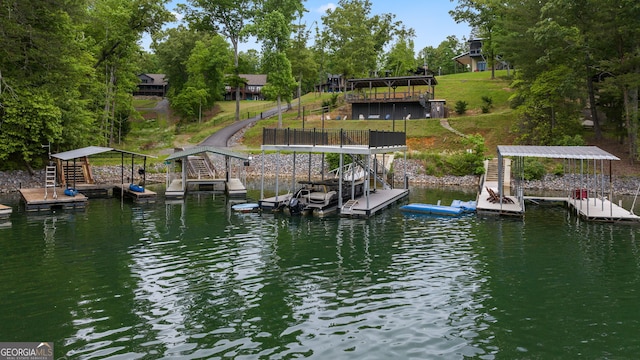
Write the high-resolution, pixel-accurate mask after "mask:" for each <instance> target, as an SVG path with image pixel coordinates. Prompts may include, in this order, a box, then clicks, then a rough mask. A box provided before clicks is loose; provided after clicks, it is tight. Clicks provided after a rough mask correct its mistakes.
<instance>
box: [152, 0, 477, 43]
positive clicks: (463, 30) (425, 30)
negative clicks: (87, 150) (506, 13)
mask: <svg viewBox="0 0 640 360" xmlns="http://www.w3.org/2000/svg"><path fill="white" fill-rule="evenodd" d="M179 2H184V1H182V0H172V1H171V2H170V3H169V5H168V9H169V10H171V11H174V8H175V7H176V4H177V3H179ZM337 4H338V1H337V0H334V1H327V0H307V1H305V2H304V7H305V8H306V9H307V10H308V12H307V13H305V15H304V17H303V18H302V23H303V24H306V25H307V26H311V25H313V23H314V22H317V24H319V25H320V26H322V20H321V17H322V15H324V14H325V13H326V10H327V9H330V8H331V9H334V8H335V7H336V6H337ZM371 4H372V6H371V14H370V16H371V15H374V14H384V13H391V14H395V15H396V17H395V20H396V21H401V22H402V23H403V24H404V26H405V27H406V28H413V29H414V30H415V33H416V37H415V38H414V45H415V50H416V51H418V50H420V49H422V48H424V47H426V46H433V47H437V46H438V45H440V43H441V42H443V41H444V40H445V39H446V38H447V36H449V35H454V36H456V37H457V38H458V39H459V40H462V38H463V37H464V38H468V37H469V34H470V32H471V29H470V28H469V26H468V25H467V24H466V23H461V24H456V22H455V21H454V20H453V19H452V18H451V15H449V10H453V9H454V8H455V6H456V4H457V1H456V0H453V1H451V0H371ZM176 16H177V17H178V18H179V15H178V14H176ZM313 26H314V27H315V25H313ZM149 43H150V39H149V37H148V36H145V37H144V38H143V39H142V46H143V47H144V48H145V49H148V48H149ZM248 49H256V50H258V51H259V50H260V44H256V43H255V40H250V41H249V42H247V43H244V44H241V45H240V51H246V50H248Z"/></svg>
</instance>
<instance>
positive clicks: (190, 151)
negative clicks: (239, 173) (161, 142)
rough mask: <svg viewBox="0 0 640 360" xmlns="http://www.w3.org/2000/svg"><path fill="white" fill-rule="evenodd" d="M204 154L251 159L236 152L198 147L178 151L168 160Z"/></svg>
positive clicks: (211, 147)
mask: <svg viewBox="0 0 640 360" xmlns="http://www.w3.org/2000/svg"><path fill="white" fill-rule="evenodd" d="M204 152H210V153H214V154H219V155H224V156H229V157H233V158H237V159H241V160H249V157H247V156H246V155H244V154H240V153H236V152H233V151H229V150H225V149H220V148H217V147H213V146H196V147H193V148H189V149H185V150H182V151H176V152H174V153H173V154H171V155H169V157H167V160H175V159H179V158H183V157H187V156H191V155H195V154H200V153H204Z"/></svg>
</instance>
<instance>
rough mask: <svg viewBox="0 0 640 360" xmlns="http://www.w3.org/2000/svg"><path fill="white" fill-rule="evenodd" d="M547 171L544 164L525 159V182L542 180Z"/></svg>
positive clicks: (535, 160) (532, 159)
mask: <svg viewBox="0 0 640 360" xmlns="http://www.w3.org/2000/svg"><path fill="white" fill-rule="evenodd" d="M545 173H546V170H545V168H544V164H543V163H541V162H540V161H539V160H538V159H534V158H525V159H524V179H525V180H541V179H542V178H543V177H544V174H545Z"/></svg>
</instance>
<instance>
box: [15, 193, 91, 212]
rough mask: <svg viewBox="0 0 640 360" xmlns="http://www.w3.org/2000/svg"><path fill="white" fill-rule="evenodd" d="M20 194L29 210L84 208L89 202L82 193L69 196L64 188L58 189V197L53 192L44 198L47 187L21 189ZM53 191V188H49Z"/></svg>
mask: <svg viewBox="0 0 640 360" xmlns="http://www.w3.org/2000/svg"><path fill="white" fill-rule="evenodd" d="M19 191H20V195H21V196H22V200H24V202H25V208H26V210H27V211H48V210H52V209H82V208H84V207H85V206H86V204H87V197H86V196H84V195H83V194H81V193H78V194H77V195H76V196H67V195H65V194H64V190H62V189H58V191H57V195H58V196H57V198H55V199H54V198H53V196H52V195H51V194H49V196H48V197H47V199H45V198H44V194H45V188H31V189H20V190H19ZM49 192H51V190H49Z"/></svg>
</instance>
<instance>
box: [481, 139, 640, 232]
mask: <svg viewBox="0 0 640 360" xmlns="http://www.w3.org/2000/svg"><path fill="white" fill-rule="evenodd" d="M507 157H510V158H511V159H508V158H507ZM526 157H537V158H551V159H560V160H562V161H563V168H564V173H565V175H564V177H563V181H564V189H563V192H564V195H563V196H557V197H540V196H527V195H525V193H524V192H525V189H524V158H526ZM509 160H511V162H510V161H509ZM617 160H620V159H619V158H618V157H616V156H614V155H612V154H610V153H608V152H606V151H604V150H602V149H600V148H598V147H596V146H507V145H500V146H498V159H497V164H496V166H497V169H496V175H497V176H496V180H497V182H494V181H493V180H492V172H493V171H487V173H486V174H485V177H484V181H483V182H482V187H481V188H480V191H479V192H478V199H477V201H478V207H477V209H478V213H485V214H486V213H489V214H491V213H493V214H500V215H519V216H523V215H524V209H525V200H527V201H533V202H540V201H558V202H562V203H564V204H565V205H566V206H567V207H569V208H570V209H571V210H572V211H574V212H575V213H576V214H577V215H578V216H580V217H581V218H583V219H585V220H588V221H598V222H638V221H640V217H638V216H637V215H635V214H634V213H633V211H631V210H626V209H624V208H623V207H622V206H621V205H616V204H615V194H614V189H613V182H612V178H613V174H612V166H613V163H612V162H613V161H617ZM605 163H606V165H605ZM607 173H608V175H607ZM512 174H513V178H511V175H512Z"/></svg>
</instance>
